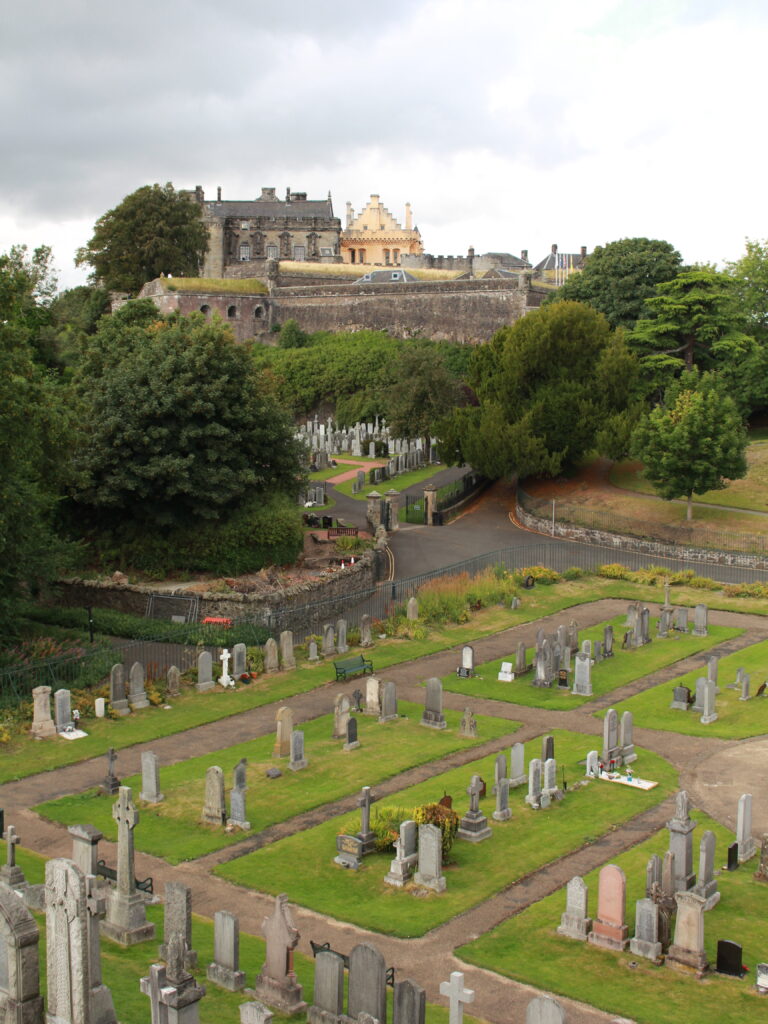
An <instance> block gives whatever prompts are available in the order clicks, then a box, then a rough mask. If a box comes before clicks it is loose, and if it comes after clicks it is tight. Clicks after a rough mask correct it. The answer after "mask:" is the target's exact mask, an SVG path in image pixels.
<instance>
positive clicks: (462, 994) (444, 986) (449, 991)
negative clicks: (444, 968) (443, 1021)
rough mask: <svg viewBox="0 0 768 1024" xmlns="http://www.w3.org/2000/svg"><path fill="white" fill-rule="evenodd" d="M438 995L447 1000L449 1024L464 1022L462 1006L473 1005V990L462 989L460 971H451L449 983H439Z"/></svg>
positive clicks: (462, 977) (462, 983)
mask: <svg viewBox="0 0 768 1024" xmlns="http://www.w3.org/2000/svg"><path fill="white" fill-rule="evenodd" d="M440 995H441V996H445V997H446V999H447V1000H448V1006H449V1010H448V1021H449V1024H462V1021H463V1020H464V1004H465V1003H474V1001H475V992H474V989H471V988H464V975H463V974H462V973H461V971H451V978H450V981H441V982H440Z"/></svg>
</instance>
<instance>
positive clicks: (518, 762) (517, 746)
mask: <svg viewBox="0 0 768 1024" xmlns="http://www.w3.org/2000/svg"><path fill="white" fill-rule="evenodd" d="M527 781H528V776H527V774H526V772H525V747H524V746H523V744H522V743H514V744H513V745H512V749H511V750H510V752H509V788H510V789H515V788H516V787H517V786H524V785H525V783H526V782H527Z"/></svg>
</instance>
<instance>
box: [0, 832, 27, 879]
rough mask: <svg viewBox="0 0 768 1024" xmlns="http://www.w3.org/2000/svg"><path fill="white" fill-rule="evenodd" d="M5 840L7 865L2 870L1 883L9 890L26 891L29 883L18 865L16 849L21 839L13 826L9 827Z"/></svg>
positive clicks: (0, 869)
mask: <svg viewBox="0 0 768 1024" xmlns="http://www.w3.org/2000/svg"><path fill="white" fill-rule="evenodd" d="M3 839H4V840H5V842H6V848H5V864H3V866H2V867H1V868H0V881H2V882H4V883H5V885H7V886H8V888H9V889H15V890H23V889H26V888H27V886H28V884H29V883H28V882H27V880H26V878H25V877H24V872H23V871H22V870H21V868H20V867H19V866H18V864H17V863H16V847H17V845H18V843H19V837H18V836H17V835H16V829H15V828H14V827H13V825H9V826H8V828H7V829H6V830H5V832H3Z"/></svg>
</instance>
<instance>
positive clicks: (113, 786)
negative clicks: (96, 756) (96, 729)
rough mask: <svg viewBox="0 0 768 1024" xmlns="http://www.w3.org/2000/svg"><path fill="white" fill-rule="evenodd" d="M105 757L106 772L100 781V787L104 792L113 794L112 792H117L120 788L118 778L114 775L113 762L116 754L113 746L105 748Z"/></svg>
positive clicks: (115, 760) (115, 759)
mask: <svg viewBox="0 0 768 1024" xmlns="http://www.w3.org/2000/svg"><path fill="white" fill-rule="evenodd" d="M106 758H107V774H106V775H105V777H104V781H103V782H102V784H101V787H100V788H101V789H102V790H103V791H104V792H105V793H107V794H109V796H114V794H115V793H117V791H118V790H119V789H120V779H118V777H117V775H115V764H116V762H117V754H116V753H115V748H114V747H110V748H109V749H108V750H107V753H106Z"/></svg>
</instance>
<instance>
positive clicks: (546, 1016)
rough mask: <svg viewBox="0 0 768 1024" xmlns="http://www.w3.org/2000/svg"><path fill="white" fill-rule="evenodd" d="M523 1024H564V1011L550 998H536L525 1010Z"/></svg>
mask: <svg viewBox="0 0 768 1024" xmlns="http://www.w3.org/2000/svg"><path fill="white" fill-rule="evenodd" d="M525 1024H565V1010H564V1009H563V1008H562V1006H561V1005H560V1003H558V1001H557V1000H556V999H553V998H552V996H536V997H535V998H534V999H532V1000H531V1001H530V1003H528V1005H527V1006H526V1008H525Z"/></svg>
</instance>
